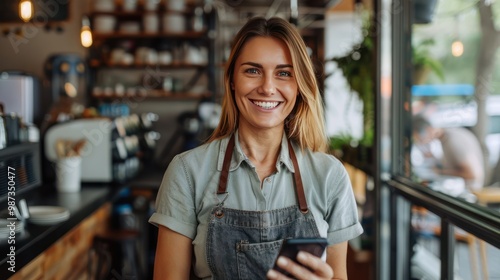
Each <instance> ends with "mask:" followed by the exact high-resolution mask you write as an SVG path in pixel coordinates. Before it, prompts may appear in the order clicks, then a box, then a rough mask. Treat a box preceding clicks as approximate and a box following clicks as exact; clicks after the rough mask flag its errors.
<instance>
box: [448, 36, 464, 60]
mask: <svg viewBox="0 0 500 280" xmlns="http://www.w3.org/2000/svg"><path fill="white" fill-rule="evenodd" d="M451 54H452V55H453V56H454V57H459V56H462V54H464V44H463V43H462V41H460V40H459V39H456V40H455V41H453V43H451Z"/></svg>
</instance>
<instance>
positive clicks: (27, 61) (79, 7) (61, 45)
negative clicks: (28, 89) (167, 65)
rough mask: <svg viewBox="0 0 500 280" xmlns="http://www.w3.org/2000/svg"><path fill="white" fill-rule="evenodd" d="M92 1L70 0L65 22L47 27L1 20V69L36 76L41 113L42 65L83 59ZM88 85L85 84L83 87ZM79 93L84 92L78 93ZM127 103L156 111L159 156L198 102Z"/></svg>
mask: <svg viewBox="0 0 500 280" xmlns="http://www.w3.org/2000/svg"><path fill="white" fill-rule="evenodd" d="M56 2H57V1H56ZM91 4H92V1H91V0H83V1H70V5H69V19H68V20H67V21H64V22H57V23H50V24H49V26H50V29H49V28H47V26H46V25H45V24H44V23H43V22H41V20H39V21H36V19H35V20H34V22H33V23H31V22H30V23H0V32H1V33H0V72H1V71H21V72H25V73H28V74H31V75H35V76H36V77H37V78H38V79H39V80H40V82H41V92H40V95H41V96H40V97H41V103H42V104H43V105H42V107H43V108H41V110H40V112H41V113H42V114H43V113H46V112H47V110H48V108H50V106H51V104H44V100H45V102H47V101H46V100H47V99H50V98H49V96H50V93H49V92H48V91H50V88H48V87H47V83H48V79H47V77H46V76H45V74H44V65H45V63H46V61H47V59H48V58H49V57H50V56H51V55H54V54H63V53H73V54H78V55H81V56H82V58H85V57H86V55H87V52H88V51H87V49H85V48H84V47H83V46H82V45H81V43H80V28H81V23H82V21H81V19H82V16H83V15H84V14H87V13H89V12H90V11H91ZM57 28H59V29H60V30H57ZM16 32H21V33H16ZM17 34H18V35H17ZM19 36H22V37H19ZM90 86H91V85H86V86H85V88H87V87H90ZM78 94H79V95H80V94H82V95H85V94H87V93H85V92H79V93H78ZM128 104H129V106H130V112H131V113H138V114H141V113H147V112H153V113H156V114H158V116H159V119H158V121H157V122H155V123H154V124H153V130H156V131H158V132H159V133H160V135H161V138H160V139H159V140H158V142H157V150H158V153H155V154H156V156H161V152H163V149H164V146H165V145H166V143H167V142H168V140H169V139H170V138H171V137H174V136H175V135H174V133H176V128H177V126H178V123H177V116H178V115H179V114H181V113H183V112H186V111H194V110H196V105H197V104H196V103H195V102H189V101H161V102H158V101H157V100H142V101H140V102H134V103H128ZM85 105H87V104H85ZM44 110H45V111H44ZM167 148H168V147H167ZM155 160H158V158H155Z"/></svg>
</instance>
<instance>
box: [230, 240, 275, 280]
mask: <svg viewBox="0 0 500 280" xmlns="http://www.w3.org/2000/svg"><path fill="white" fill-rule="evenodd" d="M282 243H283V239H280V240H276V241H271V242H265V243H252V244H250V243H247V242H245V241H242V242H240V243H238V244H237V245H236V248H237V250H236V256H237V261H238V278H239V279H252V280H253V279H266V273H267V271H268V270H269V269H271V268H272V267H273V265H274V261H275V260H276V257H277V256H278V251H279V249H280V247H281V244H282Z"/></svg>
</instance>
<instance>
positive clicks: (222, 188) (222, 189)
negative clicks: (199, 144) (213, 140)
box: [217, 133, 234, 194]
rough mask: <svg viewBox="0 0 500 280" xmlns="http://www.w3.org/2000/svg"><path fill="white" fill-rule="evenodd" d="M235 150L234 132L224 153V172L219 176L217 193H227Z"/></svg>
mask: <svg viewBox="0 0 500 280" xmlns="http://www.w3.org/2000/svg"><path fill="white" fill-rule="evenodd" d="M233 150H234V133H233V135H231V139H229V143H228V144H227V148H226V154H225V155H224V162H223V164H222V172H221V174H220V178H219V188H218V189H217V194H224V193H226V188H227V178H228V177H229V164H230V163H231V156H232V155H233Z"/></svg>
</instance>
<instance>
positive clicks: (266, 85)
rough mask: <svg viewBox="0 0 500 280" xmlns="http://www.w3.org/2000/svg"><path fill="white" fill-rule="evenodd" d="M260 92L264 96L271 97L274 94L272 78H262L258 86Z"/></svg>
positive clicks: (274, 87) (274, 86)
mask: <svg viewBox="0 0 500 280" xmlns="http://www.w3.org/2000/svg"><path fill="white" fill-rule="evenodd" d="M260 92H261V93H262V94H265V95H273V94H275V93H276V84H275V83H274V80H273V78H272V77H267V76H264V78H263V79H262V84H261V86H260Z"/></svg>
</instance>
